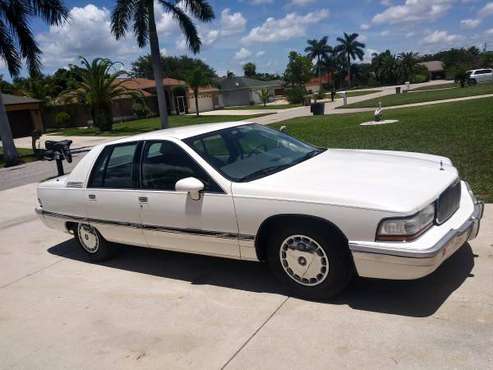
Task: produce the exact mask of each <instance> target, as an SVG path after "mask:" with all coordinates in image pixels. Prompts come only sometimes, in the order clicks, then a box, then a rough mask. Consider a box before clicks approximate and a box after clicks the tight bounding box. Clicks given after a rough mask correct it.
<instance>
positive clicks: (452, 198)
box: [436, 181, 461, 224]
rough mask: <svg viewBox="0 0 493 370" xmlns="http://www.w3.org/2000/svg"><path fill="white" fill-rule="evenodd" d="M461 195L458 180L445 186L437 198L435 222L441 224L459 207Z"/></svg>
mask: <svg viewBox="0 0 493 370" xmlns="http://www.w3.org/2000/svg"><path fill="white" fill-rule="evenodd" d="M460 197H461V184H460V181H457V182H455V183H454V184H452V185H451V186H449V187H448V188H447V190H445V191H444V192H443V193H442V194H440V197H439V198H438V200H437V205H436V210H437V211H436V222H437V224H443V223H444V222H445V221H447V220H448V219H449V218H450V217H452V215H453V214H454V213H455V212H456V211H457V210H458V209H459V204H460Z"/></svg>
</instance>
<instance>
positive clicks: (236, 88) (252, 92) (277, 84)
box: [216, 76, 283, 107]
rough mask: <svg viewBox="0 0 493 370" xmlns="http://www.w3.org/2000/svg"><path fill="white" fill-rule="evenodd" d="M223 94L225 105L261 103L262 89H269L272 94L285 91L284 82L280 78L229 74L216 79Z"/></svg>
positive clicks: (279, 93)
mask: <svg viewBox="0 0 493 370" xmlns="http://www.w3.org/2000/svg"><path fill="white" fill-rule="evenodd" d="M216 82H217V84H218V86H219V88H220V90H221V94H222V98H223V104H224V106H225V107H231V106H241V105H249V104H260V103H261V102H262V101H261V99H260V97H259V93H260V90H261V89H267V90H269V94H270V95H271V96H275V95H281V94H282V93H283V82H282V81H280V80H273V81H260V80H254V79H252V78H247V77H236V76H229V77H223V78H219V79H217V80H216Z"/></svg>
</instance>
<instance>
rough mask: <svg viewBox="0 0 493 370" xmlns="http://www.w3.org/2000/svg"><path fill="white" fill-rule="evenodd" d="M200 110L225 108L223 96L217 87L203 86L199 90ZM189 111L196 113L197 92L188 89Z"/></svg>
mask: <svg viewBox="0 0 493 370" xmlns="http://www.w3.org/2000/svg"><path fill="white" fill-rule="evenodd" d="M198 98H199V99H198V103H199V112H208V111H211V110H215V109H221V108H224V104H223V97H222V94H221V92H220V91H219V89H218V88H217V87H214V86H201V87H199V91H198ZM188 112H189V113H195V94H194V92H193V90H192V89H189V90H188Z"/></svg>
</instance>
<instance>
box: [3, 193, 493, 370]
mask: <svg viewBox="0 0 493 370" xmlns="http://www.w3.org/2000/svg"><path fill="white" fill-rule="evenodd" d="M34 188H35V184H31V185H26V186H23V187H20V188H15V189H11V190H8V191H0V204H2V210H4V212H2V214H1V215H0V240H1V241H2V242H1V243H0V302H1V304H0V333H1V335H0V359H1V361H0V369H109V368H112V369H113V368H114V369H222V368H226V369H242V370H244V369H306V368H310V369H328V368H333V369H342V368H364V369H382V368H403V369H409V368H413V369H416V368H429V369H456V368H460V369H487V368H491V363H492V361H493V352H492V351H491V348H492V347H493V336H492V335H491V333H492V332H493V294H492V292H491V289H490V287H491V281H492V280H493V258H491V257H492V255H493V250H492V246H491V243H492V240H493V206H491V205H487V207H486V213H485V218H484V220H483V225H482V230H481V233H480V235H479V238H478V239H476V240H475V241H473V242H472V243H471V245H470V246H468V245H466V246H464V247H463V248H461V249H460V250H459V251H458V252H457V253H456V254H455V255H454V256H452V257H451V258H450V259H449V260H448V261H447V262H446V263H445V264H444V265H443V266H442V267H441V268H439V269H438V270H437V271H436V272H435V273H433V274H432V275H430V276H429V277H426V278H424V279H421V280H417V281H409V282H392V281H379V280H363V279H359V280H356V281H355V282H354V283H353V284H352V286H351V287H350V289H349V290H348V291H346V292H345V293H344V294H343V295H342V296H341V297H339V298H338V299H337V300H335V301H334V302H332V303H315V302H309V301H304V300H299V299H294V298H291V297H289V296H288V295H286V292H284V291H283V290H282V289H280V288H279V285H278V284H277V282H276V281H275V280H274V279H273V277H272V276H271V274H270V273H269V271H268V270H267V268H266V266H264V265H262V264H258V263H253V262H241V261H233V260H225V259H218V258H210V257H203V256H195V255H188V254H179V253H171V252H165V251H158V250H151V249H144V248H134V247H123V246H122V247H121V248H120V254H119V255H118V257H117V258H115V259H114V260H112V261H109V262H107V263H104V264H91V263H88V261H87V259H86V258H85V256H84V255H83V254H81V253H80V251H79V249H78V248H77V245H76V244H75V243H74V242H73V241H72V240H71V238H70V236H68V235H66V234H61V233H58V232H54V231H52V230H49V229H47V228H45V227H44V226H43V225H42V224H41V223H40V222H39V221H38V220H37V218H36V217H35V216H34V214H33V208H34V206H35V194H34ZM6 210H8V212H7V211H6ZM11 210H12V211H11ZM13 210H15V211H13Z"/></svg>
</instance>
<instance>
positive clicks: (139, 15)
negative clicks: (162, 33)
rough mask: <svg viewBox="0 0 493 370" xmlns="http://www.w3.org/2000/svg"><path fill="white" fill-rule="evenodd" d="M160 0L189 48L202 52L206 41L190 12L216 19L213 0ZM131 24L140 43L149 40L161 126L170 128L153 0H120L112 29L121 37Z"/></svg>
mask: <svg viewBox="0 0 493 370" xmlns="http://www.w3.org/2000/svg"><path fill="white" fill-rule="evenodd" d="M157 3H158V4H160V5H161V6H162V7H163V10H164V12H166V13H170V14H171V15H172V16H173V18H174V19H176V20H177V21H178V23H179V25H180V28H181V30H182V32H183V34H184V35H185V38H186V40H187V44H188V47H189V49H190V50H191V51H192V52H193V53H198V52H199V51H200V47H201V45H202V42H201V41H200V37H199V34H198V31H197V28H196V27H195V24H194V23H193V21H192V19H191V18H190V16H189V15H188V14H191V15H192V16H194V17H195V18H197V19H199V20H200V21H202V22H209V21H211V20H212V19H214V11H213V10H212V7H211V6H210V5H209V3H208V2H207V1H206V0H173V1H171V0H158V1H157ZM131 24H132V28H133V32H134V34H135V37H136V38H137V43H138V45H139V47H141V48H143V47H145V46H146V45H147V42H148V41H149V44H150V47H151V59H152V69H153V72H154V80H155V81H156V92H157V98H158V106H159V115H160V117H161V127H162V128H167V127H168V109H167V106H166V96H165V93H164V88H163V78H162V67H161V53H160V51H159V40H158V35H157V30H156V20H155V18H154V1H153V0H117V3H116V7H115V9H114V10H113V14H112V16H111V31H112V32H113V34H114V35H115V37H116V39H117V40H118V39H120V38H122V37H124V36H125V34H126V33H127V32H128V31H129V27H130V25H131Z"/></svg>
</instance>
